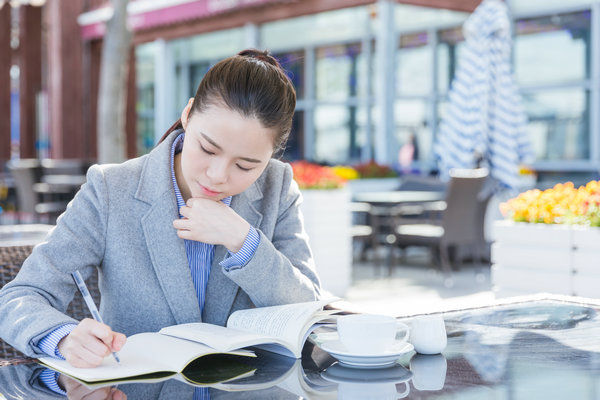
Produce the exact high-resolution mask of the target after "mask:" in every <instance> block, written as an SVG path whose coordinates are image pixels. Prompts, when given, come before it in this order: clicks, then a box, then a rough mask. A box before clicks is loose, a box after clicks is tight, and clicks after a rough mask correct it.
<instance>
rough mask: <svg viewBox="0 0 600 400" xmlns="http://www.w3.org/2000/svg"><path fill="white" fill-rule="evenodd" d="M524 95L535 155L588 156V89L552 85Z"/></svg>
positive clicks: (552, 157)
mask: <svg viewBox="0 0 600 400" xmlns="http://www.w3.org/2000/svg"><path fill="white" fill-rule="evenodd" d="M523 99H524V105H525V108H526V111H527V114H528V115H529V124H528V132H529V137H530V138H531V140H532V143H533V147H534V151H535V154H536V158H537V159H540V160H583V159H587V158H589V156H590V154H589V123H588V121H589V117H588V115H589V92H588V91H586V90H584V89H563V90H561V89H553V90H546V91H539V92H535V93H527V94H524V96H523Z"/></svg>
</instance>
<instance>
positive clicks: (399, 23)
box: [394, 4, 469, 30]
mask: <svg viewBox="0 0 600 400" xmlns="http://www.w3.org/2000/svg"><path fill="white" fill-rule="evenodd" d="M468 16H469V13H465V12H460V11H451V10H444V9H441V8H433V7H419V6H412V5H408V4H396V6H395V8H394V23H395V24H396V27H397V28H398V29H403V30H412V29H422V28H423V27H424V26H427V27H435V26H436V25H437V26H439V25H446V26H447V25H449V24H455V23H458V24H462V23H463V22H464V21H465V19H466V18H467V17H468Z"/></svg>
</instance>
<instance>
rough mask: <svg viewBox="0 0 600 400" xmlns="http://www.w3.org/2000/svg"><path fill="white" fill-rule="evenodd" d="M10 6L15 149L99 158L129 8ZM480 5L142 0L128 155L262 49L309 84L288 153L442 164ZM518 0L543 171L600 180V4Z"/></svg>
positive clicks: (518, 75)
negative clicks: (106, 60) (110, 34)
mask: <svg viewBox="0 0 600 400" xmlns="http://www.w3.org/2000/svg"><path fill="white" fill-rule="evenodd" d="M0 3H4V5H3V7H2V8H1V9H0V54H1V56H0V57H1V61H0V162H1V163H2V164H4V163H5V162H6V161H8V160H10V159H14V158H46V157H48V158H55V159H73V158H74V159H84V160H90V161H92V162H93V161H96V160H97V159H98V144H97V143H98V139H97V107H98V93H99V80H100V79H99V77H100V65H101V62H100V59H101V54H102V47H103V35H104V33H105V31H106V25H107V21H109V20H110V19H111V18H112V16H113V14H114V13H115V10H113V5H112V4H111V3H110V2H108V1H103V0H72V1H68V2H64V1H59V0H46V1H44V0H30V1H28V0H13V1H9V2H0ZM126 3H127V2H126ZM478 4H479V1H478V0H408V1H389V0H379V1H374V0H371V1H369V0H330V1H326V2H325V1H319V0H297V1H282V0H253V1H247V0H177V1H157V0H155V1H149V0H130V1H129V2H128V4H127V5H126V6H127V23H128V27H129V29H130V30H131V32H132V37H131V44H130V46H129V49H130V51H129V54H128V55H129V57H128V58H129V59H128V64H127V66H128V71H127V77H126V78H127V79H126V83H125V89H126V102H125V105H124V107H125V117H126V118H125V140H124V142H123V146H124V147H125V153H124V154H125V155H126V157H134V156H137V155H141V154H144V153H146V152H148V151H149V150H150V149H151V148H152V147H153V146H154V143H155V142H156V139H157V138H158V137H160V136H161V135H162V133H163V132H164V131H165V130H166V129H167V128H168V127H169V126H170V125H171V124H172V123H173V122H174V121H175V120H176V119H177V118H178V116H179V113H180V110H181V109H182V107H183V106H184V105H185V104H186V101H187V99H188V98H189V97H191V96H193V94H194V92H195V89H196V87H197V85H198V83H199V81H200V79H201V78H202V76H203V75H204V73H205V72H206V70H207V69H208V68H210V66H211V65H212V64H214V63H215V62H216V61H218V60H220V59H222V58H224V57H227V56H229V55H231V54H233V53H235V52H237V51H239V50H241V49H243V48H247V47H256V48H261V49H262V48H266V49H269V50H270V51H271V52H273V53H274V54H275V55H276V56H277V57H278V58H279V60H280V61H281V63H282V64H283V66H284V67H285V68H286V69H287V70H288V71H289V74H290V77H291V78H292V80H293V82H294V85H295V86H296V89H297V92H298V106H297V109H296V116H295V120H294V131H293V133H292V136H291V140H290V143H289V146H288V149H287V151H286V154H285V158H286V159H288V160H290V161H293V160H298V159H307V160H312V161H316V162H320V163H328V164H356V163H358V162H361V161H368V160H371V159H374V160H376V161H377V162H379V163H382V164H387V165H390V166H393V167H398V152H399V149H400V147H401V146H402V144H404V143H406V142H407V141H409V139H410V138H411V136H413V137H414V139H415V141H416V144H417V146H418V155H416V157H415V159H414V160H413V169H414V170H418V171H420V172H422V173H430V172H435V171H436V168H437V164H436V160H435V157H434V154H433V151H432V145H433V143H434V140H435V137H436V133H437V132H438V129H439V122H440V120H441V119H442V118H443V116H444V112H445V108H446V106H447V94H448V91H449V88H450V84H451V82H452V79H453V77H454V73H455V70H456V68H457V62H458V60H459V58H460V56H461V51H462V50H463V47H464V41H465V39H464V34H463V30H462V24H463V23H464V22H465V20H466V19H467V18H468V16H469V15H470V13H471V12H472V11H473V10H474V9H475V8H476V6H477V5H478ZM506 4H507V5H508V8H509V10H510V15H511V22H512V27H511V29H512V36H513V47H512V67H513V70H514V74H515V80H516V82H517V84H518V86H519V88H520V91H521V94H522V96H523V103H524V108H525V111H526V114H527V117H528V123H527V132H528V134H529V137H530V139H531V141H532V145H533V149H534V152H535V161H534V162H533V164H532V165H531V168H532V169H533V170H535V172H536V173H537V180H538V183H540V182H541V183H542V184H543V183H544V182H546V181H548V185H547V186H549V185H550V184H551V183H552V182H558V181H564V180H565V179H570V180H574V181H577V182H582V183H583V182H586V181H587V180H589V179H593V178H595V177H597V175H598V166H599V162H600V117H599V114H598V112H597V110H600V61H599V60H600V43H599V42H600V2H598V1H596V0H570V1H568V2H564V1H558V0H509V1H507V2H506ZM115 9H116V6H115ZM594 111H596V112H594Z"/></svg>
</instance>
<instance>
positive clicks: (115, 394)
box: [58, 374, 127, 400]
mask: <svg viewBox="0 0 600 400" xmlns="http://www.w3.org/2000/svg"><path fill="white" fill-rule="evenodd" d="M58 384H59V385H60V387H61V388H63V389H64V391H65V392H67V398H68V399H69V400H80V399H85V400H107V399H111V400H126V399H127V396H126V395H125V393H123V392H121V391H120V390H118V389H116V388H114V387H104V388H100V389H96V390H94V389H90V388H87V387H85V386H84V385H82V384H81V383H79V382H78V381H76V380H75V379H72V378H69V377H68V376H66V375H64V374H61V375H60V377H59V378H58Z"/></svg>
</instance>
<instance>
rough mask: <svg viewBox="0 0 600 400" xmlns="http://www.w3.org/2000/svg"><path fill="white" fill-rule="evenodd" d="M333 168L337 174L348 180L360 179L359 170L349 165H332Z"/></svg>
mask: <svg viewBox="0 0 600 400" xmlns="http://www.w3.org/2000/svg"><path fill="white" fill-rule="evenodd" d="M332 169H333V172H335V174H336V175H337V176H339V177H340V178H342V179H344V180H346V181H350V180H352V179H358V178H359V177H360V176H359V175H358V171H357V170H355V169H354V168H352V167H350V166H347V165H336V166H335V167H332Z"/></svg>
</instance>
